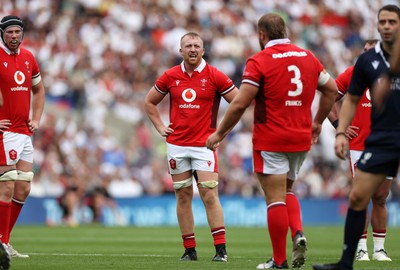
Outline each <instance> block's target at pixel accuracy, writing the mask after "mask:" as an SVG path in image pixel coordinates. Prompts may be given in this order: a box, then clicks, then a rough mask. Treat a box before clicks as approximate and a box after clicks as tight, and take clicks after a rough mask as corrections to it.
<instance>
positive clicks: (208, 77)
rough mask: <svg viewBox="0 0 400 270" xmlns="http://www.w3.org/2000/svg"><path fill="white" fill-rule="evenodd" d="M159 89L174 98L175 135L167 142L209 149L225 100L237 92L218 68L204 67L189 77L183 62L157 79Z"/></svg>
mask: <svg viewBox="0 0 400 270" xmlns="http://www.w3.org/2000/svg"><path fill="white" fill-rule="evenodd" d="M154 87H155V89H156V90H157V91H159V92H160V93H162V94H168V93H169V94H170V107H169V119H170V122H171V123H173V125H172V128H173V129H174V132H173V133H172V134H170V135H168V137H167V142H168V143H171V144H174V145H179V146H205V143H206V140H207V138H208V136H209V135H210V134H211V133H213V132H214V131H215V129H216V125H217V116H218V109H219V105H220V100H221V96H223V95H225V94H227V93H229V92H230V91H232V90H233V89H234V88H235V85H234V84H233V82H232V80H231V79H230V78H229V77H228V76H226V75H225V74H224V73H222V72H221V71H219V70H218V69H216V68H215V67H213V66H211V65H209V64H208V63H206V61H205V60H204V59H203V60H202V63H201V64H200V66H199V67H197V68H196V70H195V71H194V72H193V74H192V76H189V74H188V73H186V72H185V67H184V65H183V62H182V63H181V65H177V66H174V67H173V68H171V69H169V70H167V71H166V72H165V73H164V74H163V75H161V76H160V78H158V79H157V81H156V84H155V86H154Z"/></svg>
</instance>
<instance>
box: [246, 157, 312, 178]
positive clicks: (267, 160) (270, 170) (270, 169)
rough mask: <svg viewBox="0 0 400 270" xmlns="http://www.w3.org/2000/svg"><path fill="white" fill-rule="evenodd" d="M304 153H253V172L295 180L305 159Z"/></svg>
mask: <svg viewBox="0 0 400 270" xmlns="http://www.w3.org/2000/svg"><path fill="white" fill-rule="evenodd" d="M307 153H308V151H305V152H293V153H292V152H268V151H259V150H255V151H254V152H253V159H254V161H253V162H254V171H255V172H256V173H263V174H285V173H286V174H287V178H289V179H290V180H293V181H294V180H296V179H297V176H298V174H299V171H300V168H301V165H302V164H303V162H304V160H305V159H306V156H307Z"/></svg>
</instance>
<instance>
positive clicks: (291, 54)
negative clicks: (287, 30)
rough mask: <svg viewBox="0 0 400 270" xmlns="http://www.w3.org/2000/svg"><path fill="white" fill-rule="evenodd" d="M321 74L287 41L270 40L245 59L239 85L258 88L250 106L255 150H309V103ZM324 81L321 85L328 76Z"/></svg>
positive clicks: (314, 61) (304, 52) (305, 54)
mask: <svg viewBox="0 0 400 270" xmlns="http://www.w3.org/2000/svg"><path fill="white" fill-rule="evenodd" d="M322 72H324V74H325V75H327V74H326V73H325V71H324V68H323V66H322V64H321V63H320V62H319V60H318V59H317V58H316V57H315V56H314V55H313V54H312V53H311V52H310V51H308V50H304V49H302V48H300V47H298V46H295V45H293V44H290V40H289V39H276V40H272V41H270V42H268V43H267V45H266V46H265V48H264V49H263V50H262V51H261V52H259V53H257V54H255V55H254V56H253V57H251V58H249V59H248V60H247V63H246V67H245V70H244V73H243V77H242V83H249V84H252V85H254V86H256V87H258V88H259V91H258V93H257V96H256V98H255V107H254V129H253V148H254V149H255V150H262V151H271V152H300V151H308V150H310V147H311V135H312V129H311V126H312V115H311V104H312V102H313V99H314V96H315V92H316V89H317V87H318V83H319V78H320V74H321V73H322ZM321 78H322V76H321ZM324 78H325V79H323V81H322V82H320V83H321V84H322V85H323V84H325V83H326V82H327V80H328V79H329V76H324Z"/></svg>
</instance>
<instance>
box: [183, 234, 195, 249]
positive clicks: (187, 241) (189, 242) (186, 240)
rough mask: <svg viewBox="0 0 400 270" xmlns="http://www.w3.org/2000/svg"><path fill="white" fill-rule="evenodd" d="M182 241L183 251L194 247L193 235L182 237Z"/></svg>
mask: <svg viewBox="0 0 400 270" xmlns="http://www.w3.org/2000/svg"><path fill="white" fill-rule="evenodd" d="M182 239H183V246H184V248H185V249H187V248H195V247H196V238H195V237H194V233H191V234H185V235H182Z"/></svg>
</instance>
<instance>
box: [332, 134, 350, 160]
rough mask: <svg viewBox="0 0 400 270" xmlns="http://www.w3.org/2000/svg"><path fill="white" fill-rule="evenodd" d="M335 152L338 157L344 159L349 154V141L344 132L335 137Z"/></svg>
mask: <svg viewBox="0 0 400 270" xmlns="http://www.w3.org/2000/svg"><path fill="white" fill-rule="evenodd" d="M335 154H336V156H337V157H338V158H340V159H343V160H345V159H346V158H347V156H348V154H349V141H348V139H347V137H346V135H345V134H341V135H339V136H337V137H336V141H335Z"/></svg>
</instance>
